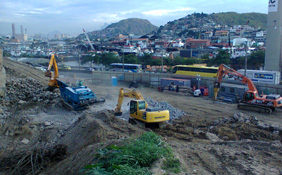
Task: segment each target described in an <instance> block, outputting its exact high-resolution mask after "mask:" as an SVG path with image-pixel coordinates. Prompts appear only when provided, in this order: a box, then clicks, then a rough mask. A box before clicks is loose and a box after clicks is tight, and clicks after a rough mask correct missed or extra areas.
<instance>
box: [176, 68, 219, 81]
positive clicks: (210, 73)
mask: <svg viewBox="0 0 282 175" xmlns="http://www.w3.org/2000/svg"><path fill="white" fill-rule="evenodd" d="M217 71H218V67H207V66H199V65H176V66H174V68H173V73H174V74H180V75H189V76H194V77H196V76H197V75H200V76H201V77H211V78H214V77H216V75H217Z"/></svg>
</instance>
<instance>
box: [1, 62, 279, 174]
mask: <svg viewBox="0 0 282 175" xmlns="http://www.w3.org/2000/svg"><path fill="white" fill-rule="evenodd" d="M4 66H5V67H6V70H7V74H8V79H13V80H15V81H16V82H21V83H23V84H24V81H25V80H26V78H32V79H34V81H35V84H36V86H42V87H44V86H45V85H46V84H47V81H48V79H46V78H45V77H44V72H42V71H40V70H36V69H34V68H32V67H30V66H27V65H24V64H19V63H15V62H11V61H9V60H7V59H4ZM61 79H62V80H63V81H65V82H70V83H74V82H76V80H83V78H82V77H79V76H75V75H74V74H73V73H71V74H69V75H68V74H65V73H64V76H62V77H61ZM37 82H38V83H37ZM83 83H84V85H87V86H88V87H89V88H91V89H92V90H93V91H94V92H95V94H96V95H97V96H98V97H104V98H105V99H106V102H105V103H102V104H94V105H92V106H90V108H89V109H87V110H84V111H69V110H67V109H65V108H64V107H63V106H62V104H61V101H60V98H59V92H57V94H58V96H56V94H51V96H50V95H49V94H47V95H48V98H47V97H46V94H45V92H40V93H41V96H40V95H39V96H38V95H37V98H36V99H34V98H29V99H21V102H10V103H7V102H6V101H7V99H1V106H0V107H1V109H2V110H1V111H0V112H1V114H0V116H1V118H0V119H1V120H0V121H1V125H0V139H1V143H0V162H1V163H0V174H12V173H13V174H79V170H80V169H81V168H83V167H84V166H85V165H86V164H89V163H91V161H92V160H93V155H94V154H95V152H96V151H97V150H98V149H100V148H104V147H106V146H107V145H109V144H116V143H119V142H121V141H123V140H124V139H126V138H131V137H135V136H138V135H140V134H142V133H144V132H146V131H151V130H152V131H153V132H156V133H157V134H159V135H161V136H162V137H163V139H164V140H165V141H166V142H167V143H168V144H169V145H170V146H171V147H172V148H173V150H174V152H175V154H176V155H177V157H178V158H179V159H180V160H181V163H182V169H183V171H182V172H181V174H275V175H276V174H282V149H281V148H282V146H281V135H282V129H281V128H282V112H281V111H275V112H273V113H272V114H262V113H256V112H251V111H242V110H238V109H237V107H236V104H227V103H220V102H217V103H214V102H213V101H212V100H211V99H209V98H206V97H200V98H196V97H192V96H185V95H183V94H178V93H174V92H168V91H164V92H158V91H157V88H152V87H148V86H145V85H140V87H138V88H137V90H138V91H139V92H140V93H141V94H142V95H143V96H144V97H145V98H146V97H150V98H152V99H153V100H155V101H166V102H167V103H169V104H171V105H172V106H173V107H175V108H178V109H180V110H182V111H184V112H185V113H186V115H184V116H182V117H181V118H180V119H177V120H174V121H171V122H169V123H167V125H166V126H165V127H164V128H162V129H156V128H155V129H149V128H147V129H142V128H138V127H136V126H133V125H131V124H129V123H128V122H127V121H126V120H125V119H124V118H123V119H121V118H118V117H116V116H114V114H113V113H112V111H111V110H112V109H114V108H115V106H116V103H117V98H118V93H119V88H120V87H127V86H128V84H127V83H125V84H118V86H117V87H112V86H110V85H105V84H104V85H102V84H93V83H92V82H91V81H87V80H83ZM23 87H25V86H23ZM29 88H31V87H29ZM39 89H40V88H39ZM19 90H20V89H19ZM37 91H39V90H38V88H37V89H36V92H37ZM19 94H20V93H19ZM13 98H15V97H13ZM50 98H51V99H50ZM5 100H6V101H5ZM129 100H130V99H125V100H124V105H123V110H124V111H125V112H126V111H128V106H127V105H126V103H127V102H128V101H129ZM152 171H153V172H154V174H165V173H166V172H165V171H163V170H161V168H160V167H159V166H157V163H156V164H155V165H154V166H153V167H152Z"/></svg>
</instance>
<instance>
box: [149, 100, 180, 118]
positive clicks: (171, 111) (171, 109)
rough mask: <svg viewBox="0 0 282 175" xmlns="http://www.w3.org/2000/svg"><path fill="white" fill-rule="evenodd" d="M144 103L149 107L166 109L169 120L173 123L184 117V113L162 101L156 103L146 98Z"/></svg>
mask: <svg viewBox="0 0 282 175" xmlns="http://www.w3.org/2000/svg"><path fill="white" fill-rule="evenodd" d="M145 100H146V102H147V103H148V105H149V106H151V107H154V108H162V109H167V110H169V115H170V120H169V121H173V120H175V119H179V118H180V117H182V116H184V115H185V114H186V113H185V112H183V111H181V110H179V109H177V108H174V107H173V106H172V105H170V104H169V103H167V102H165V101H162V102H156V101H154V100H153V99H152V98H150V97H148V98H146V99H145Z"/></svg>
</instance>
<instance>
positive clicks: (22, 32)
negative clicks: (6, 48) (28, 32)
mask: <svg viewBox="0 0 282 175" xmlns="http://www.w3.org/2000/svg"><path fill="white" fill-rule="evenodd" d="M23 34H24V31H23V25H21V35H23Z"/></svg>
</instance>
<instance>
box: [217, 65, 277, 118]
mask: <svg viewBox="0 0 282 175" xmlns="http://www.w3.org/2000/svg"><path fill="white" fill-rule="evenodd" d="M225 76H228V77H229V78H230V77H231V78H232V79H234V80H237V81H240V82H243V83H244V84H245V85H247V86H248V88H249V89H248V90H247V91H246V92H245V94H244V98H243V101H242V102H239V104H238V108H239V109H246V110H253V111H257V112H265V113H271V112H272V111H274V110H275V109H276V108H279V107H282V97H280V95H279V94H269V95H260V96H259V95H258V90H257V89H256V87H255V85H254V83H253V82H252V80H251V79H249V78H247V77H246V76H244V75H242V74H240V73H239V72H237V71H235V70H234V69H232V68H230V67H228V66H226V65H224V64H221V65H220V66H219V68H218V72H217V78H216V81H215V84H214V100H216V98H217V93H218V91H219V89H220V84H221V82H222V80H223V78H224V77H225Z"/></svg>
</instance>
